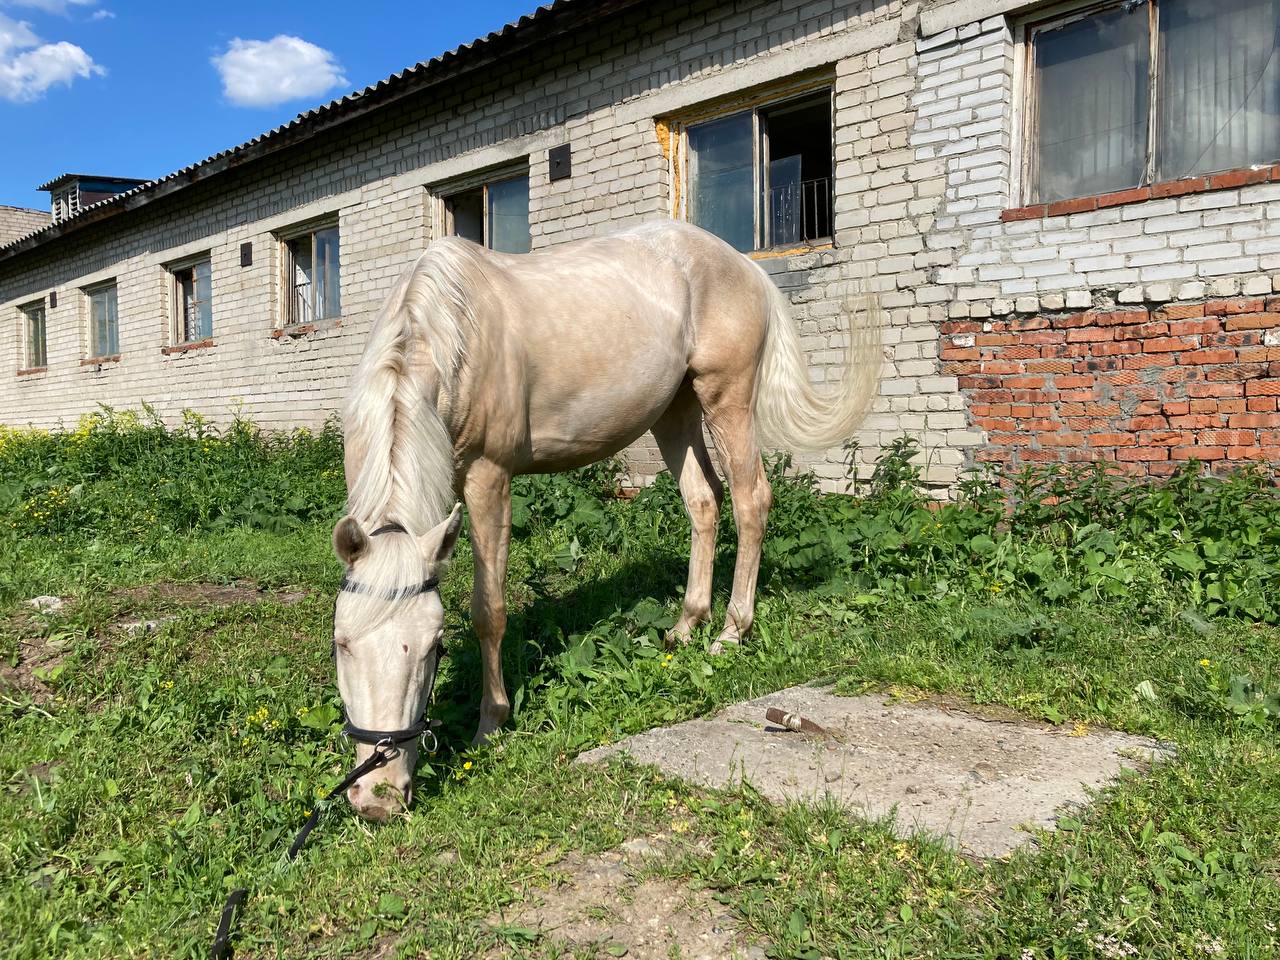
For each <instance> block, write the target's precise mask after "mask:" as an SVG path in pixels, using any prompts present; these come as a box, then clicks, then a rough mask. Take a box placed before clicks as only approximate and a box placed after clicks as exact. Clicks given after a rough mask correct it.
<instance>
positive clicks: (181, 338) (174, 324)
mask: <svg viewBox="0 0 1280 960" xmlns="http://www.w3.org/2000/svg"><path fill="white" fill-rule="evenodd" d="M202 263H207V264H208V265H209V333H208V334H206V335H204V336H200V337H188V336H187V335H186V326H185V321H186V317H185V316H184V315H183V311H184V308H185V306H186V301H185V298H184V297H183V294H182V281H181V280H180V279H179V274H182V273H191V274H192V278H191V282H192V285H193V286H194V284H195V273H194V271H195V268H196V267H198V266H199V265H200V264H202ZM165 274H166V280H167V283H168V290H169V343H170V344H171V345H172V346H175V347H180V346H188V345H190V344H193V343H201V342H203V341H204V340H210V339H212V338H213V322H214V318H213V256H212V252H211V251H206V252H204V253H197V254H194V255H192V256H190V257H184V258H183V259H181V260H175V261H174V262H173V263H169V264H165Z"/></svg>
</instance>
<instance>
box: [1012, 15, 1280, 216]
mask: <svg viewBox="0 0 1280 960" xmlns="http://www.w3.org/2000/svg"><path fill="white" fill-rule="evenodd" d="M1161 2H1162V0H1091V2H1085V3H1081V2H1079V0H1075V2H1070V3H1060V4H1057V5H1055V6H1052V7H1049V8H1047V9H1045V10H1041V11H1038V12H1037V13H1036V14H1035V15H1034V16H1030V17H1027V18H1025V19H1023V20H1022V21H1021V22H1020V24H1019V26H1018V35H1019V37H1020V43H1021V46H1022V50H1021V52H1020V54H1019V56H1018V59H1017V71H1018V72H1019V73H1020V77H1015V82H1017V83H1021V96H1020V98H1019V102H1020V105H1021V110H1020V111H1019V112H1020V115H1021V117H1020V129H1015V130H1014V138H1013V143H1014V145H1015V149H1016V150H1017V151H1019V153H1020V155H1019V156H1017V157H1015V165H1014V169H1016V170H1017V171H1018V184H1017V190H1016V196H1015V197H1013V198H1012V199H1013V201H1014V204H1015V206H1019V205H1031V204H1038V203H1053V202H1058V201H1050V200H1043V199H1040V198H1039V197H1037V196H1036V187H1037V178H1038V176H1039V169H1038V162H1039V149H1038V144H1037V137H1038V135H1039V131H1040V124H1039V106H1040V105H1039V97H1038V92H1039V83H1038V73H1037V68H1036V51H1035V37H1036V35H1037V34H1039V33H1042V32H1044V31H1046V30H1051V29H1056V28H1058V27H1062V26H1065V25H1067V24H1069V23H1073V22H1075V21H1078V20H1083V19H1086V18H1087V17H1091V16H1095V15H1097V14H1099V13H1105V12H1106V11H1108V10H1118V9H1121V8H1123V7H1125V6H1129V5H1131V4H1132V5H1135V6H1136V5H1138V4H1140V5H1143V6H1145V7H1146V8H1147V44H1148V49H1147V63H1148V67H1147V91H1146V92H1147V96H1146V102H1147V145H1146V155H1145V156H1144V157H1143V159H1142V176H1141V178H1140V179H1139V180H1138V182H1137V183H1135V184H1132V185H1130V186H1128V187H1119V188H1117V190H1118V191H1124V190H1131V189H1133V190H1136V189H1141V188H1143V187H1150V186H1151V185H1152V184H1155V183H1161V182H1164V181H1165V179H1167V178H1163V177H1160V176H1159V171H1158V168H1157V136H1158V134H1159V131H1160V129H1161V125H1162V123H1163V116H1162V105H1161V103H1160V79H1161V78H1160V72H1161V69H1162V66H1163V63H1162V60H1163V54H1162V52H1161V49H1160V48H1161V42H1160V7H1161ZM1276 160H1280V157H1273V158H1270V162H1275V161H1276ZM1266 162H1268V161H1266V160H1258V161H1254V163H1266ZM1230 169H1236V168H1234V167H1227V168H1214V169H1209V168H1206V169H1203V170H1193V171H1190V172H1189V173H1186V174H1183V176H1184V177H1199V176H1206V175H1209V174H1213V173H1220V172H1223V170H1230ZM1094 195H1095V194H1091V193H1079V194H1072V195H1071V196H1070V197H1066V198H1063V199H1064V200H1074V199H1079V198H1084V197H1090V196H1094Z"/></svg>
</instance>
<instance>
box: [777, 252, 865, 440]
mask: <svg viewBox="0 0 1280 960" xmlns="http://www.w3.org/2000/svg"><path fill="white" fill-rule="evenodd" d="M760 279H761V282H762V283H763V284H764V286H765V289H766V292H767V295H768V296H769V319H768V329H767V332H766V334H765V343H764V356H763V357H762V358H761V361H760V372H759V374H758V375H757V382H756V427H757V430H758V431H759V433H760V437H761V439H762V440H763V442H764V443H765V444H766V445H767V446H772V447H778V448H785V449H789V450H826V449H828V448H830V447H833V446H835V445H836V444H839V443H842V442H844V441H845V440H847V439H848V438H849V437H851V436H852V435H853V432H854V430H855V429H856V428H857V426H858V424H860V423H861V422H862V419H863V418H864V417H865V416H866V414H867V410H868V408H869V407H870V406H871V400H872V398H873V397H874V396H875V392H876V385H877V383H878V382H879V379H880V364H881V362H882V358H881V352H880V351H881V345H880V328H881V323H882V315H881V311H880V300H879V298H878V297H877V296H876V295H875V294H874V293H869V292H864V293H862V294H860V295H858V296H856V297H850V298H849V299H848V300H846V314H847V316H848V318H849V342H848V345H847V346H846V348H845V363H844V370H843V374H842V376H841V377H840V384H839V386H838V387H837V389H836V390H835V391H834V392H833V393H829V394H820V393H818V392H816V391H815V390H814V388H813V384H812V383H811V382H810V380H809V368H808V364H807V363H806V361H805V357H804V353H803V351H802V350H801V348H800V338H799V337H798V336H797V334H796V328H795V326H794V322H793V321H792V319H791V304H790V303H789V302H788V300H787V297H786V296H785V295H784V294H783V292H782V291H781V290H779V289H778V288H777V286H776V285H775V284H774V283H773V281H772V280H771V279H770V278H769V276H768V275H767V274H766V273H765V272H764V271H763V270H761V271H760ZM859 315H861V318H862V322H859Z"/></svg>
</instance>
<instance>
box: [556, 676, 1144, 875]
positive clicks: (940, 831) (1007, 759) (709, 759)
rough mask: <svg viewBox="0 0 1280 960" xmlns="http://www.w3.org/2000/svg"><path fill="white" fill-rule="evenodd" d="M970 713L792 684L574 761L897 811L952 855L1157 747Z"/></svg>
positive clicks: (1098, 782)
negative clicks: (779, 716) (627, 764)
mask: <svg viewBox="0 0 1280 960" xmlns="http://www.w3.org/2000/svg"><path fill="white" fill-rule="evenodd" d="M769 707H779V708H781V709H782V710H785V711H790V712H794V713H799V714H802V715H803V716H805V717H807V718H809V719H811V720H813V721H815V722H816V723H818V724H820V725H821V726H823V727H825V728H827V730H828V731H829V734H830V735H829V736H825V737H821V736H816V737H815V736H811V735H806V734H799V733H791V732H787V731H783V730H781V729H779V728H778V727H776V726H774V725H773V724H769V723H767V722H766V721H765V718H764V714H765V710H766V709H768V708H769ZM977 710H978V708H976V707H974V708H973V711H975V712H962V711H960V710H958V709H956V708H955V706H954V705H951V706H949V707H945V708H944V707H939V706H937V705H933V704H929V703H920V704H907V703H894V702H889V701H888V700H887V699H886V697H885V696H883V695H864V696H858V697H841V696H836V695H834V694H833V693H831V692H830V690H826V689H820V688H815V687H803V686H802V687H791V688H790V689H787V690H781V691H779V692H777V693H773V694H769V695H768V696H764V697H760V698H758V699H756V700H750V701H747V702H745V703H738V704H734V705H733V706H731V707H729V708H727V709H726V710H724V711H723V712H721V713H720V714H719V715H717V716H715V717H713V718H711V719H708V720H691V721H688V722H687V723H681V724H677V725H676V726H673V727H664V728H660V729H655V730H649V731H646V732H644V733H641V734H637V735H635V736H633V737H629V738H627V739H626V740H622V741H620V742H619V743H616V744H611V745H610V746H607V747H600V748H597V749H595V750H591V751H589V752H587V753H584V754H582V756H580V757H579V758H578V760H579V762H582V763H591V762H595V761H599V760H603V759H605V758H606V757H610V756H614V755H617V754H620V753H625V754H627V755H628V756H630V757H631V758H632V759H634V760H636V761H638V762H640V763H646V764H653V765H654V766H657V767H659V768H661V769H662V770H663V771H665V772H667V773H669V774H672V775H674V776H677V777H681V778H683V779H685V780H689V781H691V782H693V783H697V784H701V785H703V786H708V787H726V786H732V785H733V784H736V783H737V782H739V781H741V780H746V781H748V782H749V783H750V784H751V785H752V786H753V787H754V788H755V789H757V790H759V791H760V792H761V793H762V794H764V796H766V797H768V798H769V799H771V800H774V801H777V802H783V801H797V800H799V801H812V800H816V799H819V798H822V797H823V796H830V797H831V798H833V799H834V800H835V801H836V802H838V803H840V804H842V805H844V806H846V807H848V808H850V809H851V810H853V811H855V812H857V813H859V814H862V815H864V816H867V817H871V818H879V817H884V816H888V815H889V814H891V813H893V812H894V811H895V810H896V813H897V817H896V823H897V827H898V829H899V830H900V832H901V833H903V834H910V833H914V832H917V831H921V832H924V833H927V834H931V835H933V836H937V837H942V838H944V839H946V840H947V841H948V842H950V843H951V844H952V845H953V846H954V847H955V848H956V849H958V850H960V851H962V852H964V853H968V854H970V855H973V856H979V857H999V856H1004V855H1006V854H1008V853H1011V852H1012V851H1013V850H1015V849H1017V848H1018V847H1019V846H1021V845H1022V844H1024V843H1027V842H1029V841H1030V840H1031V839H1032V834H1031V833H1030V832H1028V829H1027V828H1029V827H1031V828H1034V827H1042V828H1044V829H1048V830H1051V829H1053V828H1054V826H1055V825H1056V822H1057V817H1058V815H1059V814H1060V813H1061V812H1063V811H1064V809H1069V808H1070V807H1071V806H1072V805H1081V804H1087V803H1088V802H1089V799H1090V791H1091V790H1097V789H1099V788H1101V787H1103V786H1105V785H1106V784H1108V783H1110V782H1112V781H1114V780H1115V779H1116V778H1117V777H1118V776H1119V775H1120V774H1121V772H1122V771H1123V770H1126V769H1127V770H1136V771H1142V770H1144V769H1146V767H1147V766H1148V765H1149V764H1150V763H1152V762H1153V761H1156V760H1158V759H1160V758H1161V757H1163V756H1165V755H1167V752H1168V749H1167V747H1164V746H1162V745H1160V744H1158V743H1156V742H1155V741H1153V740H1150V739H1147V738H1144V737H1135V736H1130V735H1128V734H1124V733H1119V732H1117V731H1114V730H1103V729H1089V730H1084V731H1071V730H1066V729H1062V728H1058V727H1052V726H1049V725H1047V724H1039V723H1033V722H1030V721H1021V720H1019V721H1011V720H1009V719H991V718H989V717H983V716H979V715H978V714H977V713H976V711H977ZM1077 734H1080V735H1077Z"/></svg>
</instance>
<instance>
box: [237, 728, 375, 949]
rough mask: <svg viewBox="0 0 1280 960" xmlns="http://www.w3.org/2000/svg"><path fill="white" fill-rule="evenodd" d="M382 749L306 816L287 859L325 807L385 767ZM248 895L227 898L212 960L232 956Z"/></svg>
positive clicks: (246, 890) (295, 852)
mask: <svg viewBox="0 0 1280 960" xmlns="http://www.w3.org/2000/svg"><path fill="white" fill-rule="evenodd" d="M383 746H384V744H378V745H377V746H376V747H374V748H373V753H372V754H370V755H369V758H368V759H367V760H365V761H364V763H361V764H359V765H357V766H356V768H355V769H354V770H352V771H351V772H350V773H348V774H347V775H346V776H345V777H344V778H343V780H342V782H341V783H339V784H338V785H337V786H336V787H334V788H333V789H332V790H330V791H329V793H328V795H327V796H326V797H325V798H324V802H323V803H318V804H316V805H315V807H313V808H312V810H311V813H310V815H309V816H308V817H307V822H306V823H304V824H303V825H302V829H301V830H299V831H298V835H297V836H296V837H294V838H293V843H291V844H289V852H288V853H286V854H285V859H286V860H290V861H292V860H295V859H297V857H298V854H299V853H300V852H302V848H303V846H304V845H305V844H306V842H307V837H309V836H310V835H311V831H312V830H314V829H315V828H316V824H317V823H319V822H320V811H321V809H322V808H323V807H324V805H325V804H327V803H328V802H329V801H330V800H332V799H333V798H334V797H336V796H338V795H340V794H341V793H342V792H343V791H344V790H346V789H347V787H349V786H351V785H352V784H353V783H355V782H356V781H357V780H359V779H360V778H361V777H363V776H364V775H365V774H366V773H368V772H369V771H371V770H377V769H378V768H379V767H381V766H384V765H385V764H386V763H387V761H389V760H390V759H391V758H392V756H394V754H390V753H386V752H384V751H383V749H382V747H383ZM392 749H394V746H392ZM248 896H249V888H248V887H237V888H236V889H234V890H232V891H231V896H229V897H227V902H226V904H224V905H223V907H222V917H221V919H219V920H218V930H217V932H216V933H215V934H214V935H213V951H212V956H213V960H226V958H227V957H229V956H230V955H231V924H232V923H233V922H234V920H235V915H236V910H237V909H239V907H240V905H241V904H242V903H244V901H245V898H246V897H248Z"/></svg>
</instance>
